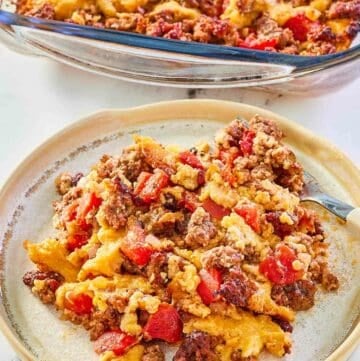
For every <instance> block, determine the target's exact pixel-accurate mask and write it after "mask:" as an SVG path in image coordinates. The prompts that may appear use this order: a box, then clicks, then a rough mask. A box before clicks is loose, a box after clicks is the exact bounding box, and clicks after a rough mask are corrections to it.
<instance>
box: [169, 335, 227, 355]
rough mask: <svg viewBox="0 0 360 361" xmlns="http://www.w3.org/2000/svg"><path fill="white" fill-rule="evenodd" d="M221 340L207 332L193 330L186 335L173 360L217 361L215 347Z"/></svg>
mask: <svg viewBox="0 0 360 361" xmlns="http://www.w3.org/2000/svg"><path fill="white" fill-rule="evenodd" d="M220 341H221V340H220V339H219V338H217V337H214V336H210V335H209V334H207V333H205V332H200V331H196V332H192V333H190V334H188V335H187V336H186V337H185V339H184V341H183V342H182V344H181V346H180V347H179V349H178V350H177V352H176V354H175V356H174V358H173V361H217V360H219V356H218V355H217V353H216V351H215V347H216V346H217V344H219V343H220Z"/></svg>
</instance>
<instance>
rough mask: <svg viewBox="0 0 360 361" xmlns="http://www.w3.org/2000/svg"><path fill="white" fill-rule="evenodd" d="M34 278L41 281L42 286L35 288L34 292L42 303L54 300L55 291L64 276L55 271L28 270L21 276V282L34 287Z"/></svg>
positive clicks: (49, 302)
mask: <svg viewBox="0 0 360 361" xmlns="http://www.w3.org/2000/svg"><path fill="white" fill-rule="evenodd" d="M35 280H39V281H42V282H43V284H42V287H41V288H39V289H38V288H36V289H35V290H34V292H35V293H36V294H37V296H38V297H39V298H40V300H41V302H42V303H45V304H52V303H54V302H55V300H56V296H55V292H56V290H57V289H58V288H59V286H60V285H61V284H62V283H63V282H64V277H63V276H61V275H60V274H59V273H57V272H52V271H49V272H42V271H37V270H34V271H29V272H26V273H25V275H24V276H23V282H24V284H25V285H27V286H29V287H31V288H32V287H34V282H35Z"/></svg>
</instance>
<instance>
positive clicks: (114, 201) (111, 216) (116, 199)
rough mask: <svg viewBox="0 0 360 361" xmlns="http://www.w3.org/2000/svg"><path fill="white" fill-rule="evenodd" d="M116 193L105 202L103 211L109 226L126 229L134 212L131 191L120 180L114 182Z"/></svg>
mask: <svg viewBox="0 0 360 361" xmlns="http://www.w3.org/2000/svg"><path fill="white" fill-rule="evenodd" d="M114 186H115V189H116V192H114V193H112V194H111V195H110V197H109V198H108V199H107V200H106V201H104V202H103V204H102V210H103V212H104V216H105V219H106V221H107V222H108V224H109V225H110V226H111V227H113V228H115V229H117V230H119V229H120V228H122V227H124V226H125V225H126V222H127V218H128V217H129V216H130V214H132V213H133V212H134V208H135V207H134V203H133V201H132V196H131V190H130V189H128V187H126V185H124V184H123V183H121V181H120V180H119V178H116V179H115V180H114Z"/></svg>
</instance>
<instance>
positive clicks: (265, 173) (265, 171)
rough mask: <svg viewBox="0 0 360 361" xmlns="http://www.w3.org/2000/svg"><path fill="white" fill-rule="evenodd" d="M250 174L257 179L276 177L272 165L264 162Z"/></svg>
mask: <svg viewBox="0 0 360 361" xmlns="http://www.w3.org/2000/svg"><path fill="white" fill-rule="evenodd" d="M250 175H251V178H252V179H257V180H265V179H269V180H273V179H274V178H275V175H274V173H273V170H272V168H271V166H270V165H268V164H264V163H262V164H260V165H258V166H256V167H255V168H253V169H252V170H251V172H250Z"/></svg>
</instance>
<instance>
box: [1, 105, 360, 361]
mask: <svg viewBox="0 0 360 361" xmlns="http://www.w3.org/2000/svg"><path fill="white" fill-rule="evenodd" d="M254 114H260V115H263V116H265V117H269V118H272V119H275V120H276V121H277V122H278V123H279V125H280V127H281V128H282V129H283V130H284V132H285V134H286V142H287V143H288V144H289V145H290V146H291V147H292V148H293V149H294V151H295V153H296V154H297V156H298V159H299V160H300V161H301V162H302V164H303V165H304V167H305V168H306V169H308V170H309V171H311V172H312V173H313V174H314V175H315V176H316V177H318V179H319V180H320V182H321V183H322V184H323V186H324V188H325V189H326V190H327V191H328V192H329V193H331V194H332V195H334V196H337V197H339V198H341V199H342V200H344V201H347V202H349V203H352V204H354V205H358V206H359V205H360V172H359V170H358V169H356V167H355V166H354V165H353V164H352V163H351V162H350V160H349V159H347V158H346V157H345V156H344V155H343V154H342V153H341V152H340V151H339V150H337V149H336V148H334V147H333V146H332V145H331V144H329V143H328V142H326V141H325V140H323V139H320V138H318V137H317V136H315V135H314V134H312V133H310V132H309V131H307V130H305V129H303V128H302V127H300V126H299V125H297V124H295V123H293V122H291V121H289V120H286V119H284V118H282V117H280V116H278V115H276V114H273V113H270V112H268V111H265V110H263V109H260V108H255V107H251V106H247V105H243V104H237V103H231V102H223V101H215V100H192V101H175V102H166V103H159V104H154V105H147V106H143V107H139V108H133V109H125V110H105V111H101V112H99V113H96V114H94V115H91V116H89V117H86V118H84V119H81V120H79V121H78V122H76V123H74V124H73V125H72V126H70V127H68V128H66V129H64V130H63V131H61V132H60V133H58V134H56V135H55V136H53V137H52V138H50V139H49V140H48V141H47V142H45V143H44V144H42V145H41V146H39V147H38V148H37V149H36V150H34V151H33V153H32V154H31V155H30V156H28V157H27V158H26V159H25V160H24V161H23V162H22V163H21V164H20V165H19V167H18V168H17V169H16V171H15V172H14V173H13V174H12V175H11V177H10V178H9V180H8V181H7V183H6V184H5V185H4V187H3V188H2V190H1V192H0V204H1V207H0V237H1V238H0V239H1V244H0V246H1V249H0V250H1V258H0V271H1V295H0V296H1V305H0V315H1V317H0V327H1V329H2V331H3V332H4V334H5V335H6V336H7V337H8V339H9V340H10V342H11V343H12V345H13V346H14V348H15V349H16V351H17V352H18V354H19V355H20V356H21V358H22V359H23V360H43V361H54V360H56V361H70V360H73V361H74V360H76V361H85V360H86V361H96V360H97V356H96V355H95V354H94V352H93V350H92V345H91V343H90V342H89V340H88V337H87V334H86V332H85V331H84V330H82V329H81V328H79V327H76V326H74V325H72V324H70V323H69V322H63V321H59V320H58V317H57V314H56V313H55V311H54V310H52V309H50V308H49V307H46V306H44V305H43V304H41V303H40V301H39V300H38V299H37V298H35V297H34V296H32V295H31V293H30V292H29V290H28V289H27V288H26V287H25V286H24V285H23V283H22V280H21V278H22V275H23V273H24V272H25V271H27V270H29V269H31V268H32V266H31V264H30V262H29V261H28V259H27V256H26V253H25V251H24V249H23V247H22V242H23V240H24V239H31V240H33V241H40V240H41V239H42V238H44V237H45V235H49V233H52V232H53V231H52V230H51V227H50V223H51V216H52V208H51V201H52V200H53V199H55V198H56V197H57V196H56V194H55V189H54V185H53V183H54V179H55V177H56V175H57V174H58V173H60V172H62V171H65V170H69V171H70V172H77V171H82V172H86V171H87V170H88V169H89V167H90V166H91V165H92V164H94V163H95V162H96V161H97V160H98V159H99V158H100V156H101V155H102V154H104V153H110V154H117V153H119V152H120V151H121V149H122V148H123V147H124V146H127V145H129V144H130V143H131V134H133V133H141V134H146V135H150V136H152V137H154V138H156V139H157V140H159V141H160V142H163V143H177V144H180V145H182V146H189V145H191V144H193V143H195V142H198V141H199V140H200V139H210V138H211V137H212V136H213V135H214V133H215V131H216V130H217V129H218V128H220V127H222V126H224V125H225V124H226V123H227V122H229V121H230V120H232V119H233V118H235V117H236V116H241V117H244V118H250V117H251V116H253V115H254ZM318 210H319V212H320V214H321V217H322V219H323V222H324V225H325V230H326V231H327V232H328V234H329V237H328V239H329V242H330V243H331V247H330V249H331V264H332V266H333V268H334V272H335V273H336V274H337V275H338V276H339V278H340V282H341V287H340V289H339V291H338V292H337V293H335V294H325V293H321V292H319V294H318V296H317V300H316V301H317V302H316V306H315V307H313V308H312V309H311V310H310V311H306V312H300V313H298V315H297V320H296V323H295V325H294V333H293V336H292V337H293V340H294V346H293V351H292V354H291V355H287V356H286V357H284V360H287V361H322V360H327V361H334V360H346V358H347V357H348V356H349V354H350V352H351V351H352V350H353V349H354V348H355V346H356V344H357V342H358V341H359V339H360V324H359V310H360V290H359V284H360V264H359V261H358V260H359V259H360V240H359V239H358V238H359V237H358V234H359V231H356V230H355V231H354V230H350V229H349V227H348V226H346V225H342V224H340V223H338V221H337V220H336V219H335V218H334V217H332V216H330V215H329V214H327V213H326V212H324V211H323V210H322V209H318ZM167 359H169V360H170V359H171V356H170V353H168V355H167ZM274 359H275V358H273V357H271V356H269V355H263V356H262V357H261V360H274Z"/></svg>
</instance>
